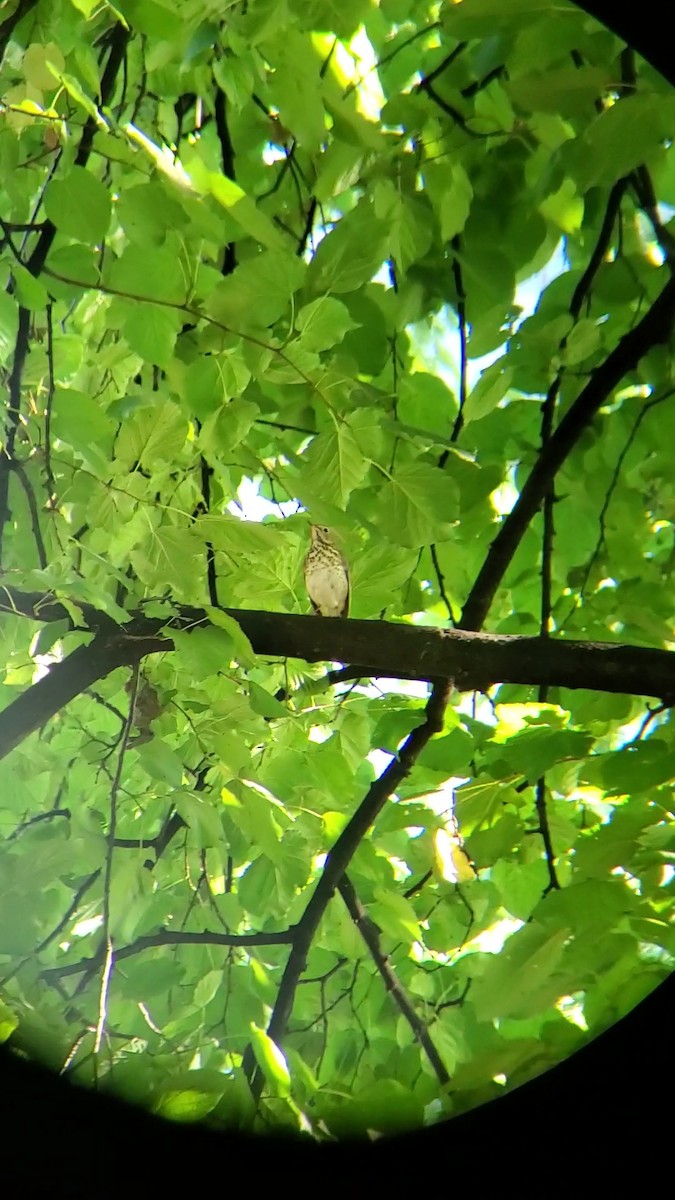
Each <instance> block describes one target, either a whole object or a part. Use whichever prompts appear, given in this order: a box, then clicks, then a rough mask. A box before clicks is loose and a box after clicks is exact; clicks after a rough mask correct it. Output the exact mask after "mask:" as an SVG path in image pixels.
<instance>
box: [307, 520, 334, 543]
mask: <svg viewBox="0 0 675 1200" xmlns="http://www.w3.org/2000/svg"><path fill="white" fill-rule="evenodd" d="M309 529H310V533H311V535H312V542H313V543H314V545H316V544H317V543H323V544H324V545H327V546H332V545H333V535H332V533H331V531H330V529H329V528H328V526H327V525H310V527H309Z"/></svg>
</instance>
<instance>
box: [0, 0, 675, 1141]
mask: <svg viewBox="0 0 675 1200" xmlns="http://www.w3.org/2000/svg"><path fill="white" fill-rule="evenodd" d="M7 7H9V8H10V9H11V11H10V12H9V14H6V13H5V9H6V8H7ZM3 16H4V19H3V23H2V24H0V52H1V54H2V60H1V62H2V65H1V68H0V77H1V82H2V88H1V95H2V111H1V113H0V117H1V121H0V248H1V256H0V262H1V264H2V290H1V291H0V369H1V370H2V373H3V377H4V380H5V382H6V399H5V407H4V414H3V431H2V435H1V437H2V456H1V457H0V570H1V576H0V612H1V614H2V619H1V621H0V638H1V639H2V647H3V656H2V664H3V678H2V698H1V701H0V703H1V704H2V712H1V714H0V834H1V837H2V844H1V845H0V995H1V997H2V999H1V1000H0V1033H1V1036H2V1037H3V1038H4V1039H9V1042H10V1045H11V1046H13V1047H15V1048H16V1049H17V1051H18V1052H20V1053H25V1054H28V1055H31V1056H35V1057H37V1058H40V1059H41V1060H42V1061H46V1062H48V1063H49V1064H51V1065H53V1067H54V1068H55V1069H59V1070H62V1071H64V1072H66V1074H68V1075H69V1076H70V1077H72V1078H73V1079H74V1080H77V1081H78V1082H82V1083H86V1084H88V1085H95V1086H97V1087H99V1088H106V1089H110V1090H112V1091H114V1092H116V1093H118V1094H120V1095H122V1096H124V1097H127V1098H128V1099H130V1100H133V1101H137V1102H139V1103H141V1104H143V1105H145V1106H146V1107H149V1108H151V1109H153V1111H155V1112H157V1113H160V1114H162V1115H164V1116H166V1117H170V1118H174V1119H177V1120H184V1121H187V1120H197V1119H206V1120H208V1121H209V1122H211V1123H214V1124H216V1125H223V1126H228V1127H235V1128H242V1129H255V1130H260V1131H263V1130H266V1129H270V1128H276V1129H279V1128H281V1129H284V1130H289V1131H301V1132H304V1133H308V1134H310V1135H312V1136H314V1137H316V1138H318V1139H325V1138H331V1137H340V1136H343V1135H345V1134H349V1133H363V1132H364V1131H366V1130H370V1131H375V1132H377V1133H380V1132H394V1131H397V1130H399V1129H403V1128H409V1127H419V1126H421V1125H423V1124H425V1123H429V1122H432V1121H435V1120H437V1119H438V1118H441V1117H444V1116H451V1115H454V1114H456V1113H459V1112H461V1111H463V1110H465V1109H467V1108H471V1107H473V1106H475V1105H478V1104H481V1103H483V1102H485V1101H487V1100H489V1099H491V1098H493V1097H495V1096H498V1095H500V1094H501V1093H503V1091H504V1088H511V1087H514V1086H517V1085H518V1084H520V1083H522V1082H524V1081H526V1080H527V1079H529V1078H531V1077H532V1076H534V1075H536V1074H538V1073H540V1072H542V1071H544V1070H546V1069H547V1068H548V1067H550V1066H552V1065H553V1064H555V1063H556V1062H558V1061H560V1060H561V1059H563V1058H565V1057H566V1056H567V1055H569V1054H570V1053H572V1052H573V1051H574V1050H575V1049H577V1048H578V1047H579V1046H581V1045H582V1044H583V1043H584V1041H585V1040H587V1039H588V1038H590V1037H593V1036H594V1035H595V1034H597V1033H598V1032H599V1031H601V1030H602V1029H604V1028H606V1027H607V1026H609V1025H611V1024H612V1023H613V1022H615V1021H616V1020H617V1019H618V1018H620V1017H621V1016H622V1015H623V1014H624V1013H626V1012H627V1011H629V1010H630V1009H631V1007H632V1006H633V1005H634V1004H635V1003H637V1001H638V1000H640V999H641V998H642V997H643V996H645V995H646V994H647V993H648V992H649V991H651V989H652V988H654V987H655V986H656V984H657V983H658V982H660V981H661V980H662V979H663V978H664V977H665V976H666V975H667V974H668V973H669V972H670V970H671V969H672V966H673V960H674V958H675V936H674V934H673V927H672V916H673V906H674V903H675V885H674V883H673V876H674V875H675V869H674V866H673V862H674V856H675V838H674V817H673V813H674V811H675V809H674V804H673V777H674V776H675V735H674V732H673V724H672V721H671V717H670V711H671V705H672V703H673V700H674V699H675V635H674V634H673V628H674V622H675V594H674V588H673V570H674V566H675V536H674V535H675V484H674V482H673V449H672V448H673V445H675V382H674V380H673V368H672V362H671V342H672V330H673V322H674V320H675V278H674V275H673V264H674V263H675V242H674V240H673V232H672V229H671V225H670V219H671V216H672V215H673V213H674V211H675V158H674V157H673V152H672V149H671V148H670V147H671V142H672V140H673V137H674V136H675V97H674V96H673V92H672V89H671V87H670V86H669V85H668V84H667V83H665V81H664V80H663V79H662V78H661V77H660V76H659V75H658V74H657V72H656V71H655V70H654V69H653V68H652V67H651V66H649V65H648V64H646V63H645V62H644V61H643V60H641V59H640V58H639V56H638V55H636V54H635V53H634V52H633V50H631V49H630V48H629V47H626V45H625V44H624V43H623V42H622V41H621V40H620V39H619V38H618V37H617V36H616V35H615V34H613V33H611V32H609V31H608V30H606V29H605V28H603V27H602V26H601V25H599V24H598V22H597V21H596V20H595V19H594V18H593V17H590V16H588V15H587V14H586V13H585V12H584V11H582V10H581V9H580V8H579V7H577V6H576V5H573V4H571V3H566V2H565V0H561V2H560V3H556V4H555V5H554V6H553V5H551V4H550V3H549V2H548V0H463V2H462V3H457V4H451V3H447V4H441V3H429V2H424V0H379V3H377V2H375V0H340V2H337V0H332V2H330V0H232V2H231V3H229V4H227V5H220V4H218V3H214V2H212V0H117V2H116V4H115V5H112V4H108V3H97V2H96V0H50V2H49V3H47V2H46V0H15V2H14V3H13V4H10V5H9V6H5V8H3ZM310 521H311V522H315V523H320V524H325V525H327V526H329V527H330V529H331V530H333V531H334V533H335V535H336V537H337V538H338V539H339V541H340V545H341V547H342V550H343V551H344V554H345V556H346V559H347V561H348V563H349V567H350V576H351V596H352V600H351V609H350V616H349V617H348V618H347V619H339V618H338V619H331V618H323V617H315V616H313V615H310V613H309V604H308V600H307V597H306V594H305V592H304V588H303V582H302V562H303V558H304V555H305V553H306V551H307V548H308V545H309V523H310Z"/></svg>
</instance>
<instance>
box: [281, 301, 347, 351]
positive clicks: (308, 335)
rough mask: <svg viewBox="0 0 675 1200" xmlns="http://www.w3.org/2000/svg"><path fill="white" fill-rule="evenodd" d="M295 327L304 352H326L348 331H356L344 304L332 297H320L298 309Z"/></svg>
mask: <svg viewBox="0 0 675 1200" xmlns="http://www.w3.org/2000/svg"><path fill="white" fill-rule="evenodd" d="M295 323H296V327H297V329H298V330H299V332H300V334H301V337H300V343H301V345H302V347H303V348H304V349H305V350H328V349H330V347H331V346H336V345H337V344H338V342H341V341H342V339H343V337H344V335H345V334H346V333H347V332H348V330H350V329H358V325H357V324H356V322H355V321H352V319H351V317H350V315H349V313H348V311H347V309H346V308H345V306H344V304H341V303H340V301H339V300H336V299H335V298H334V297H333V296H320V297H319V299H318V300H312V301H311V302H310V303H309V304H305V305H304V307H303V308H301V309H300V312H299V313H298V316H297V319H296V322H295Z"/></svg>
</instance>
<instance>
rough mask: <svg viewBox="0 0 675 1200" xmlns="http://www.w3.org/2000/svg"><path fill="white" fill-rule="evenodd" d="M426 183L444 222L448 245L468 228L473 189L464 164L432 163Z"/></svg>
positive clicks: (442, 227) (438, 214) (443, 236)
mask: <svg viewBox="0 0 675 1200" xmlns="http://www.w3.org/2000/svg"><path fill="white" fill-rule="evenodd" d="M425 181H426V185H427V188H428V190H429V196H430V197H431V202H432V204H433V206H434V209H435V211H436V215H437V217H438V220H439V222H440V227H441V237H442V239H443V241H444V242H449V241H451V240H452V238H454V237H456V236H457V234H458V233H461V232H462V230H463V229H464V226H465V225H466V222H467V218H468V216H469V211H470V208H471V200H472V198H473V188H472V186H471V181H470V180H469V177H468V175H467V173H466V170H465V168H464V167H463V165H462V163H461V162H453V163H446V162H432V163H431V164H430V165H429V166H427V167H425Z"/></svg>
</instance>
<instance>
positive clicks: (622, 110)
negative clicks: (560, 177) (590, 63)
mask: <svg viewBox="0 0 675 1200" xmlns="http://www.w3.org/2000/svg"><path fill="white" fill-rule="evenodd" d="M674 135H675V99H674V98H673V97H672V96H665V95H663V94H651V93H645V94H642V95H632V96H625V97H624V98H623V99H621V100H618V101H617V102H616V103H614V104H612V105H611V107H610V108H607V109H605V111H604V112H602V113H601V114H600V116H599V117H596V119H595V121H594V122H593V123H592V124H591V125H590V126H589V127H588V129H587V130H586V131H585V133H584V136H583V137H582V138H581V139H580V143H579V156H578V165H577V172H576V173H577V178H578V179H579V182H580V184H581V186H582V187H583V188H584V189H586V188H589V187H592V186H593V185H595V184H600V183H613V182H614V180H616V179H620V178H621V177H622V176H623V175H627V174H628V172H629V171H632V170H633V169H634V168H635V167H638V166H639V165H640V163H643V162H644V161H645V159H648V158H649V156H650V155H652V154H654V152H655V151H656V150H657V149H658V147H659V146H660V145H661V144H662V142H663V141H664V139H665V138H672V137H673V136H674Z"/></svg>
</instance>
